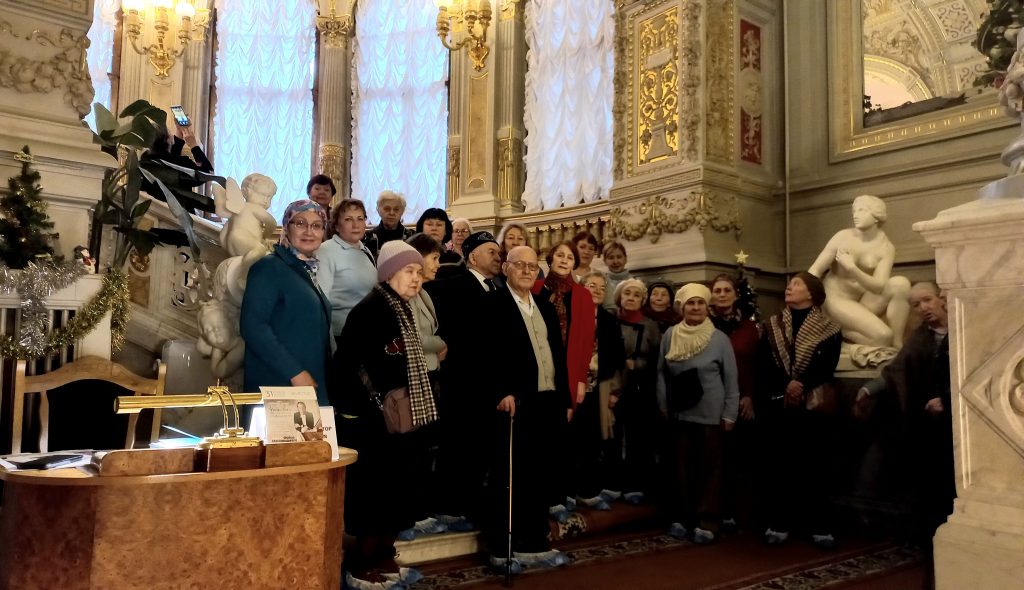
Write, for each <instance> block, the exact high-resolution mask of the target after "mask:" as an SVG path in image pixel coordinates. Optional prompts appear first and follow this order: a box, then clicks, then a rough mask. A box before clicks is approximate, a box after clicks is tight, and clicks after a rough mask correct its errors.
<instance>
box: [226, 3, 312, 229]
mask: <svg viewBox="0 0 1024 590" xmlns="http://www.w3.org/2000/svg"><path fill="white" fill-rule="evenodd" d="M315 21H316V9H315V6H314V3H313V2H311V1H303V2H296V1H295V0H260V1H259V2H253V1H252V0H217V58H216V59H217V61H216V66H215V67H216V69H215V77H216V78H215V79H216V101H215V103H214V112H213V113H212V115H213V136H212V140H211V143H212V156H213V163H214V167H215V169H216V171H217V174H218V175H221V176H231V177H234V178H236V179H237V180H238V181H239V182H241V181H242V179H243V178H244V177H245V176H246V175H247V174H250V173H253V172H259V173H261V174H266V175H267V176H269V177H271V178H273V179H274V182H276V183H277V196H275V197H274V201H273V203H272V204H271V207H270V212H271V213H272V214H273V215H274V217H275V218H276V219H278V220H279V221H280V219H281V215H282V213H283V212H284V209H285V207H287V206H288V204H289V203H291V202H292V201H295V200H297V199H304V198H306V192H305V191H306V183H307V182H308V181H309V177H310V170H311V163H312V144H313V70H314V66H315V64H314V59H315V55H316V53H315V45H316V27H315V24H314V23H315Z"/></svg>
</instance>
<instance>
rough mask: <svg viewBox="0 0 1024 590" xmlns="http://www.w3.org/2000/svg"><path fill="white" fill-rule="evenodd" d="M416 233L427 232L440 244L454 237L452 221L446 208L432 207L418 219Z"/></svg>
mask: <svg viewBox="0 0 1024 590" xmlns="http://www.w3.org/2000/svg"><path fill="white" fill-rule="evenodd" d="M416 233H422V234H427V235H428V236H430V237H432V238H434V239H435V240H437V241H438V243H439V244H444V243H445V242H447V241H448V240H451V239H452V222H451V220H449V219H448V213H447V212H445V210H444V209H438V208H436V207H431V208H430V209H427V210H426V211H424V212H423V215H420V218H419V219H418V220H417V221H416Z"/></svg>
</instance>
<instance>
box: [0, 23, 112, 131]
mask: <svg viewBox="0 0 1024 590" xmlns="http://www.w3.org/2000/svg"><path fill="white" fill-rule="evenodd" d="M0 32H4V33H8V34H10V35H11V36H12V37H14V38H16V39H23V40H25V41H26V42H35V43H38V44H39V45H43V46H50V47H55V48H57V49H59V50H60V51H59V52H58V53H56V54H54V55H53V56H52V57H50V58H49V59H46V60H35V59H30V58H28V57H23V56H20V55H17V54H16V53H15V52H13V51H12V50H10V49H0V88H13V89H14V90H15V91H17V92H20V93H22V94H49V93H51V92H54V91H60V90H63V91H64V102H65V103H67V104H68V106H70V107H72V108H73V109H75V111H76V112H77V113H78V116H79V118H82V117H85V116H86V115H88V114H89V111H91V110H92V99H93V96H95V90H94V89H93V86H92V78H90V77H89V69H88V67H86V64H85V50H86V48H87V47H89V39H88V37H86V36H84V35H83V36H76V35H74V34H73V33H72V32H71V31H69V30H68V29H61V31H60V34H59V35H58V37H57V38H56V39H55V38H54V37H53V36H51V35H48V34H47V33H45V32H42V31H39V30H34V31H32V32H31V33H29V34H27V35H19V34H18V33H17V32H16V31H14V29H13V28H12V27H11V24H10V23H8V22H6V21H0Z"/></svg>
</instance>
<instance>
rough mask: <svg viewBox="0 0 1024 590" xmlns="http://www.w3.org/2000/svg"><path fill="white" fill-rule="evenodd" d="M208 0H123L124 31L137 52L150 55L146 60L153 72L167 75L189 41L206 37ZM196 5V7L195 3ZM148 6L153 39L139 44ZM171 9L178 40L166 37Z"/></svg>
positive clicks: (164, 76) (208, 18)
mask: <svg viewBox="0 0 1024 590" xmlns="http://www.w3.org/2000/svg"><path fill="white" fill-rule="evenodd" d="M206 2H207V0H178V2H177V4H174V0H124V1H123V2H122V3H121V11H122V13H123V15H124V19H125V21H124V22H125V30H126V31H127V32H128V39H129V41H131V44H132V48H134V49H135V52H136V53H138V54H139V55H144V56H146V57H148V58H149V63H150V64H151V65H152V66H153V69H155V70H156V75H157V76H158V77H161V78H166V77H167V76H168V75H169V74H170V71H171V68H173V67H174V64H175V62H176V61H177V59H178V58H179V57H181V56H182V54H183V53H185V46H187V45H188V43H189V41H202V40H204V39H206V28H207V26H209V23H210V9H209V8H207V7H206ZM197 5H198V6H197ZM147 8H149V9H151V10H152V11H153V31H154V32H155V34H156V40H155V41H154V42H153V43H151V44H149V45H147V46H145V47H140V46H139V37H140V36H142V32H143V25H144V24H145V22H146V10H147ZM172 8H173V11H174V14H175V16H176V17H177V21H176V23H175V28H176V29H177V43H175V42H174V41H173V40H169V39H168V33H169V32H170V30H171V19H170V13H171V10H172Z"/></svg>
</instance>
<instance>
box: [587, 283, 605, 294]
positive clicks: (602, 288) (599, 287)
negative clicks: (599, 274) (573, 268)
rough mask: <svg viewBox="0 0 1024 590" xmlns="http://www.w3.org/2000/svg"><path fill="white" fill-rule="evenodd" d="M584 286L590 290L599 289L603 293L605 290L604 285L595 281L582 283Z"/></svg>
mask: <svg viewBox="0 0 1024 590" xmlns="http://www.w3.org/2000/svg"><path fill="white" fill-rule="evenodd" d="M584 287H586V288H587V289H589V290H590V291H600V292H602V293H604V291H605V287H604V285H598V284H596V283H587V284H586V285H584Z"/></svg>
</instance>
